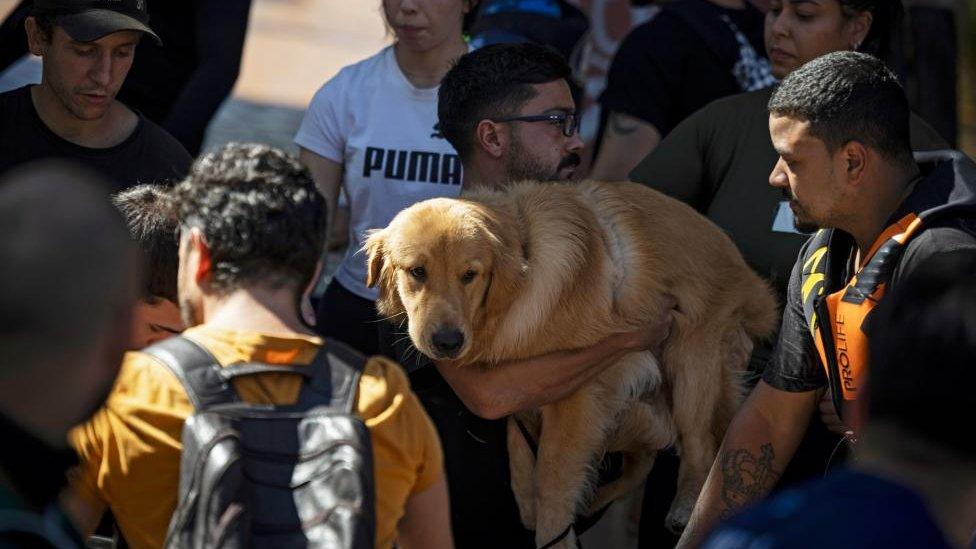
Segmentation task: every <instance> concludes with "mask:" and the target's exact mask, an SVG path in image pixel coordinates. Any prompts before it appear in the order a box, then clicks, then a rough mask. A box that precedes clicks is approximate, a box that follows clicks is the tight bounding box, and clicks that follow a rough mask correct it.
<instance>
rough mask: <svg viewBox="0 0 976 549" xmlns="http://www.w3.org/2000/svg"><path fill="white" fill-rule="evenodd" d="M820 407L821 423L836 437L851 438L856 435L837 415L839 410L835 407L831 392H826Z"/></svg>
mask: <svg viewBox="0 0 976 549" xmlns="http://www.w3.org/2000/svg"><path fill="white" fill-rule="evenodd" d="M819 406H820V421H822V422H823V424H824V425H826V426H827V430H829V431H830V432H831V433H834V434H835V435H841V436H851V435H853V434H854V431H853V430H852V429H851V428H850V427H848V426H847V425H844V422H843V421H842V420H841V419H840V416H839V415H838V414H837V408H836V407H835V406H834V397H833V396H832V393H831V391H830V390H827V391H824V394H823V397H821V399H820V405H819Z"/></svg>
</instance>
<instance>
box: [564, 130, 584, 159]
mask: <svg viewBox="0 0 976 549" xmlns="http://www.w3.org/2000/svg"><path fill="white" fill-rule="evenodd" d="M566 150H567V151H569V152H572V153H577V154H579V152H580V151H582V150H583V138H581V137H580V132H579V130H577V131H576V133H574V134H573V136H572V137H570V138H569V141H568V142H567V143H566Z"/></svg>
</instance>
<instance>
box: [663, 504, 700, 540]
mask: <svg viewBox="0 0 976 549" xmlns="http://www.w3.org/2000/svg"><path fill="white" fill-rule="evenodd" d="M694 508H695V504H694V502H691V503H690V504H689V503H682V502H680V501H678V500H675V501H674V503H673V504H671V510H670V511H668V515H667V516H666V517H664V526H665V527H666V528H667V529H668V530H670V531H671V533H673V534H680V533H681V532H684V530H685V527H686V526H688V520H689V519H690V518H691V511H692V510H693V509H694Z"/></svg>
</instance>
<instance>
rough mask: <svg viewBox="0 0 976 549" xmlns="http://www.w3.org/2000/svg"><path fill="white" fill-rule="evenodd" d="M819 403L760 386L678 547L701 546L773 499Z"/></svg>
mask: <svg viewBox="0 0 976 549" xmlns="http://www.w3.org/2000/svg"><path fill="white" fill-rule="evenodd" d="M784 401H785V402H784ZM816 402H817V399H816V395H815V394H813V393H809V394H808V393H797V394H788V393H783V392H781V391H777V390H776V389H773V388H771V387H769V386H768V385H766V384H765V383H762V382H761V383H760V385H759V386H758V387H757V388H756V391H755V392H754V393H753V395H751V396H750V398H749V400H748V401H747V402H746V403H745V404H743V406H742V408H741V409H740V410H739V413H738V414H737V415H736V417H735V419H734V420H733V421H732V424H731V425H729V430H728V432H727V433H726V436H725V440H724V441H723V442H722V447H721V448H720V449H719V452H718V455H717V456H716V458H715V462H714V463H713V464H712V469H711V471H710V472H709V474H708V479H707V480H706V481H705V486H704V487H703V488H702V493H701V495H700V496H699V497H698V503H697V504H696V505H695V510H694V512H693V513H692V515H691V520H690V521H689V523H688V527H687V528H686V529H685V532H684V534H683V535H682V536H681V541H680V542H679V544H678V546H679V547H697V546H699V545H700V544H701V543H702V542H703V541H704V538H705V536H707V535H708V533H709V532H710V531H711V530H712V528H714V527H715V525H716V524H717V523H718V522H720V521H721V520H723V519H725V518H728V517H729V516H731V515H733V514H735V513H736V512H737V511H739V510H740V509H741V508H743V507H745V506H746V505H749V504H750V503H753V502H755V501H758V500H760V499H762V498H764V497H765V496H766V495H767V494H769V492H770V491H771V490H772V489H773V487H774V486H775V485H776V482H777V481H778V480H779V477H780V475H782V473H783V470H784V469H786V466H787V465H788V464H789V462H790V460H791V459H792V458H793V454H794V453H795V452H796V448H797V446H798V445H799V443H800V440H801V439H802V438H803V434H804V433H805V431H806V426H807V423H808V422H809V419H810V415H811V414H812V413H813V411H814V409H815V408H816Z"/></svg>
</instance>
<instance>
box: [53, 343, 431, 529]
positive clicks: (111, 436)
mask: <svg viewBox="0 0 976 549" xmlns="http://www.w3.org/2000/svg"><path fill="white" fill-rule="evenodd" d="M183 335H185V336H186V337H188V338H190V339H192V340H194V341H196V342H197V343H200V344H201V345H203V346H204V347H206V348H207V349H208V350H209V351H210V352H211V353H213V355H214V357H216V358H217V360H218V362H220V364H221V365H227V364H232V363H235V362H240V361H248V362H263V363H267V364H308V363H310V362H311V361H312V359H313V358H314V356H315V354H316V352H317V351H318V349H319V348H320V347H321V345H322V340H321V339H319V338H316V337H301V336H291V337H275V336H269V335H263V334H257V333H246V332H236V331H232V330H225V329H216V328H208V327H206V326H205V325H204V326H198V327H195V328H192V329H189V330H187V331H186V332H185V333H184V334H183ZM301 383H302V380H301V377H300V376H295V375H290V374H262V375H259V376H249V377H245V378H242V379H238V380H235V381H234V386H235V388H236V389H237V392H238V394H239V395H240V397H241V398H242V399H243V400H245V401H247V402H252V403H262V404H291V403H293V402H294V401H295V400H296V399H297V398H298V393H299V390H300V386H301ZM356 409H357V411H358V414H359V416H360V417H362V418H363V420H364V421H365V422H366V426H367V427H368V428H369V432H370V436H371V438H372V442H373V467H374V476H375V486H376V546H377V547H381V548H387V547H391V546H392V545H393V541H394V540H395V538H396V526H397V523H398V522H399V520H400V518H401V517H402V516H403V513H404V506H405V504H406V501H407V499H408V498H409V497H410V496H411V495H412V494H414V493H417V492H422V491H424V490H426V489H427V488H429V487H430V486H431V485H432V484H434V483H435V482H437V481H438V480H440V479H441V478H442V476H443V457H442V455H441V447H440V441H439V439H438V438H437V432H436V430H435V429H434V426H433V424H432V423H431V421H430V418H429V417H428V416H427V413H426V412H425V411H424V409H423V407H422V406H421V405H420V403H419V401H418V400H417V397H416V396H415V395H414V394H413V392H412V391H411V390H410V384H409V382H408V380H407V377H406V375H405V374H404V372H403V370H402V369H401V368H400V367H399V366H398V365H397V364H396V363H394V362H391V361H389V360H387V359H385V358H382V357H372V358H370V359H369V361H368V362H367V363H366V367H365V369H364V372H363V374H362V377H361V379H360V382H359V394H358V399H357V402H356ZM192 413H193V406H192V405H191V404H190V401H189V399H188V398H187V395H186V392H185V391H184V390H183V386H182V385H181V384H180V382H179V381H178V380H177V379H176V377H175V376H174V375H173V374H172V373H171V372H170V371H169V369H168V368H166V367H165V366H163V365H162V364H160V363H158V362H157V361H156V360H154V359H153V358H151V357H149V356H148V355H145V354H142V353H138V352H134V353H128V354H127V355H126V356H125V359H124V361H123V364H122V370H121V371H120V373H119V377H118V380H117V381H116V383H115V387H114V389H113V390H112V394H111V396H110V397H109V399H108V401H107V402H106V404H105V406H104V407H102V409H101V410H99V411H98V412H97V413H96V414H95V415H94V416H93V417H92V418H91V419H90V420H89V421H88V422H87V423H85V424H83V425H81V426H79V427H78V428H76V429H75V430H74V431H72V432H71V435H70V436H71V442H72V444H73V445H74V447H75V448H76V450H77V451H78V454H79V456H80V457H81V462H82V463H81V465H80V466H79V467H78V469H77V470H76V471H75V473H74V474H73V475H72V486H73V488H74V489H75V490H76V491H77V492H78V494H79V495H80V496H81V497H82V499H84V500H85V501H86V502H87V503H88V504H90V505H92V506H93V507H95V508H104V507H105V506H106V505H107V506H109V507H110V508H111V509H112V513H113V514H114V515H115V519H116V521H117V522H118V524H119V527H120V528H121V530H122V534H123V535H124V536H125V538H126V541H128V543H129V544H130V545H131V546H132V547H135V548H141V547H160V546H162V544H163V542H164V540H165V539H166V531H167V528H168V527H169V520H170V517H171V516H172V514H173V511H174V510H175V509H176V500H177V491H178V486H179V469H180V451H181V449H182V446H181V443H180V440H181V436H182V429H183V421H184V420H185V419H186V418H187V417H189V416H190V415H191V414H192Z"/></svg>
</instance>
